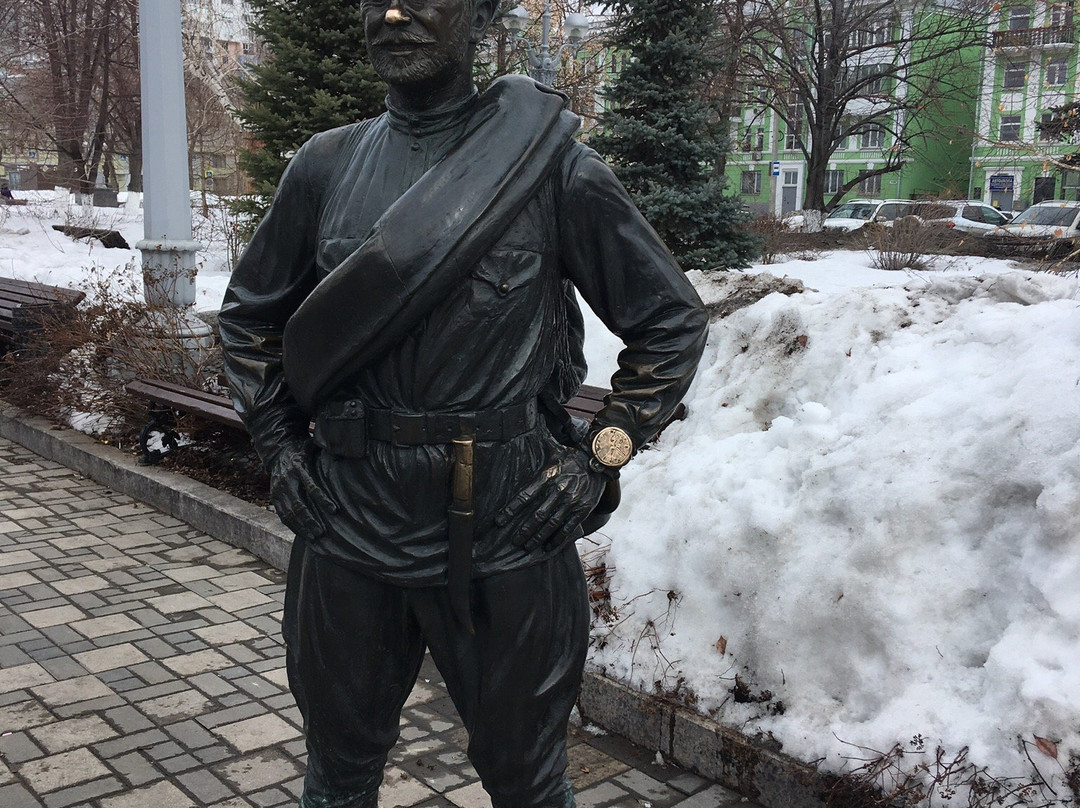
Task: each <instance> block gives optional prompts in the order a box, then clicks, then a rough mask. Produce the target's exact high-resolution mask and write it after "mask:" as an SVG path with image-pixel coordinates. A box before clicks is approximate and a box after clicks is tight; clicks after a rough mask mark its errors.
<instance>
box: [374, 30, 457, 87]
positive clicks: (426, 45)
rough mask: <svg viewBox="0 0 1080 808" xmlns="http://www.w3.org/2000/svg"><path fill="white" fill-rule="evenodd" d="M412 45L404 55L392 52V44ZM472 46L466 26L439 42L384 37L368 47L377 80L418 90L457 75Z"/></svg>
mask: <svg viewBox="0 0 1080 808" xmlns="http://www.w3.org/2000/svg"><path fill="white" fill-rule="evenodd" d="M410 42H414V43H415V44H413V45H412V49H411V50H410V51H409V52H408V53H405V54H401V55H395V54H394V53H391V50H392V49H393V48H394V46H395V43H402V44H405V43H410ZM470 47H471V43H470V41H469V28H468V25H467V24H466V25H462V26H459V28H458V29H455V30H454V31H452V32H451V33H450V36H449V37H448V38H447V39H446V40H445V41H442V42H434V41H431V40H428V39H425V40H424V41H423V42H422V43H420V42H417V41H415V40H411V39H408V38H405V37H402V38H400V39H399V38H396V37H389V36H387V37H385V41H382V42H376V43H375V44H373V45H369V46H368V54H369V56H370V57H371V66H372V67H373V68H375V72H376V73H378V74H379V78H381V79H382V80H383V81H385V82H386V83H387V84H389V85H392V86H405V87H414V88H421V87H424V86H427V85H439V84H442V83H444V82H446V81H448V80H450V79H452V78H454V77H455V76H457V74H458V73H460V72H461V71H462V70H463V69H465V66H466V65H467V64H468V53H469V49H470Z"/></svg>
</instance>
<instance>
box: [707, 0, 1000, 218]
mask: <svg viewBox="0 0 1080 808" xmlns="http://www.w3.org/2000/svg"><path fill="white" fill-rule="evenodd" d="M927 13H931V14H939V13H942V11H941V4H938V5H937V6H934V7H931V10H930V11H927V10H926V7H925V6H923V5H921V4H918V3H897V4H896V5H895V7H894V10H893V13H891V14H889V15H888V16H887V17H883V18H881V19H880V20H879V21H878V22H877V23H876V24H873V25H869V26H867V27H865V28H863V29H861V30H859V31H857V32H854V33H853V34H852V35H851V36H852V37H858V38H859V41H858V42H857V43H855V45H854V46H853V47H851V48H850V49H849V50H850V52H851V53H852V57H851V62H852V63H851V64H849V65H845V70H844V71H843V73H842V75H843V76H844V78H843V80H845V81H859V82H861V86H860V89H859V91H858V95H857V97H851V98H849V99H848V100H847V101H846V105H847V106H846V110H847V112H848V113H849V114H851V115H852V116H853V117H855V118H858V119H861V120H862V121H863V124H862V125H860V126H859V127H857V130H856V131H854V132H853V133H852V134H850V135H849V136H847V137H846V138H844V140H843V141H842V142H841V143H840V145H839V147H838V148H837V149H836V150H835V151H834V152H833V154H832V155H831V158H830V160H829V163H828V169H827V171H826V173H825V195H826V200H828V199H830V198H831V197H832V196H833V195H835V194H836V193H837V192H839V191H840V189H841V188H843V186H844V185H845V184H847V183H848V182H850V181H852V180H854V179H857V178H859V177H865V179H863V180H861V181H860V182H858V183H857V184H856V185H855V186H854V187H852V188H851V189H850V190H849V191H848V192H847V193H846V194H845V198H850V197H856V196H858V197H869V198H925V197H940V196H963V195H964V194H965V193H966V192H967V186H968V171H969V159H970V156H971V148H972V132H973V130H974V122H975V110H976V98H975V92H976V89H975V88H976V87H977V84H978V76H979V53H978V49H974V50H973V49H972V48H971V47H970V45H969V46H967V47H966V48H965V50H966V51H968V52H969V54H968V56H969V58H966V59H964V60H963V61H962V63H961V70H965V71H967V72H968V73H969V74H970V75H969V76H968V77H967V78H966V79H965V80H963V81H958V82H955V83H956V84H958V85H961V86H966V88H967V91H966V92H959V93H952V94H950V95H948V96H947V97H945V98H939V99H934V100H933V101H932V102H930V101H928V102H927V103H925V104H923V103H920V102H919V100H918V99H915V98H910V99H909V98H906V96H907V95H908V94H909V93H912V92H916V90H914V89H913V88H912V86H911V85H909V83H908V82H906V81H905V80H904V74H903V71H902V70H901V71H897V70H894V69H893V68H892V67H889V68H883V67H879V65H894V64H897V63H898V62H899V61H902V60H898V59H897V49H898V48H902V47H905V44H904V43H906V42H907V41H908V40H909V38H912V37H911V36H910V34H911V31H912V30H913V27H915V26H916V25H917V24H919V23H918V20H919V16H918V15H920V14H927ZM923 30H925V26H923ZM913 38H914V39H915V40H916V41H917V40H918V35H915V36H914V37H913ZM968 41H974V40H973V39H971V38H970V37H968ZM914 47H919V45H915V46H914ZM922 47H933V46H932V45H931V46H927V45H925V44H924V45H922ZM942 50H943V51H944V49H942ZM911 61H916V60H914V59H912V60H911ZM922 72H923V73H924V74H925V73H926V71H925V69H924V68H922ZM924 83H925V82H924ZM776 85H777V82H776V81H775V80H771V81H770V80H769V79H768V78H766V79H764V80H762V81H761V82H760V85H757V86H753V89H752V90H751V92H749V93H746V94H745V97H746V99H747V102H746V103H744V104H743V106H742V107H741V108H740V109H739V110H738V112H737V114H736V115H735V116H733V117H732V119H731V131H732V135H733V138H732V151H731V153H730V154H729V155H728V160H727V167H726V176H727V179H728V187H729V188H730V189H731V190H732V192H734V193H737V194H738V195H739V196H740V197H741V198H742V199H743V201H744V203H745V204H746V205H747V207H749V208H750V209H751V210H753V211H755V212H758V213H771V214H774V215H777V216H782V215H785V214H788V213H791V212H793V211H797V210H799V209H801V208H802V206H803V199H804V196H805V189H806V173H807V164H806V157H805V154H804V150H803V149H802V148H801V147H800V144H803V143H807V142H808V139H809V137H810V134H809V132H808V131H807V128H806V127H805V126H804V125H803V122H802V121H801V117H802V116H801V112H800V108H801V105H800V103H799V98H798V97H797V96H795V95H794V94H790V95H789V97H788V98H787V99H786V103H785V104H784V110H783V114H780V112H779V110H777V109H776V107H777V103H776V99H775V98H774V97H771V96H770V93H775V92H776V91H775V89H769V87H770V86H771V87H774V88H775V87H776ZM897 98H899V99H901V102H900V103H893V102H892V100H893V99H897ZM875 109H884V110H887V111H886V112H883V113H882V114H881V115H876V114H875ZM895 133H903V136H902V137H901V138H898V137H897V136H896V134H895ZM887 164H899V168H898V169H897V170H895V171H891V172H889V173H885V174H881V173H875V170H879V169H880V168H882V167H884V166H885V165H887Z"/></svg>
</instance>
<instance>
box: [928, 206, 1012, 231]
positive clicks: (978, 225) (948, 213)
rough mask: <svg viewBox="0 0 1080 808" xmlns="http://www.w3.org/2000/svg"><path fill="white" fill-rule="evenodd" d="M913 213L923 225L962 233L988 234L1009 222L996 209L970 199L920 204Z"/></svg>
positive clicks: (1005, 216) (1007, 218) (1006, 217)
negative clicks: (933, 225)
mask: <svg viewBox="0 0 1080 808" xmlns="http://www.w3.org/2000/svg"><path fill="white" fill-rule="evenodd" d="M913 213H914V214H915V215H916V216H918V217H919V220H920V221H922V222H923V224H939V225H944V226H945V227H947V228H949V229H950V230H959V231H961V232H963V233H988V232H990V231H992V230H994V229H995V228H997V227H1001V226H1002V225H1004V224H1008V222H1009V217H1008V216H1007V215H1006V214H1004V213H1002V212H1001V211H1000V210H998V209H997V208H995V207H993V206H992V205H987V204H985V203H983V202H979V201H976V200H972V199H960V200H934V201H933V202H920V203H919V204H917V205H916V206H915V210H914V211H913Z"/></svg>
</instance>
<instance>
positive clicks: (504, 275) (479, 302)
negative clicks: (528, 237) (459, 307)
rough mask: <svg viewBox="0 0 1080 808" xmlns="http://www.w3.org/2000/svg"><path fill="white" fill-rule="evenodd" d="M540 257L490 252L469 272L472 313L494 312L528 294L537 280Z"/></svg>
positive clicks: (527, 252) (521, 252)
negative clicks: (470, 275) (470, 276)
mask: <svg viewBox="0 0 1080 808" xmlns="http://www.w3.org/2000/svg"><path fill="white" fill-rule="evenodd" d="M542 264H543V256H542V255H541V254H540V253H538V252H533V251H532V250H511V249H499V250H492V251H491V252H490V253H488V254H487V255H486V256H484V258H483V259H481V261H480V263H479V264H477V266H476V269H474V270H473V272H472V298H471V300H470V301H469V305H470V308H471V309H472V310H473V311H496V310H499V309H501V308H503V307H505V306H506V305H507V304H513V303H516V302H518V301H520V300H521V298H523V297H524V296H525V295H527V294H528V288H529V286H530V285H531V284H532V283H533V282H534V281H535V280H536V279H537V278H538V277H539V275H540V267H541V265H542Z"/></svg>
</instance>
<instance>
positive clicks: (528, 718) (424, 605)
mask: <svg viewBox="0 0 1080 808" xmlns="http://www.w3.org/2000/svg"><path fill="white" fill-rule="evenodd" d="M445 593H446V590H445V589H444V588H441V587H440V588H431V589H425V590H423V595H424V597H423V598H421V597H417V603H418V608H417V610H416V613H417V616H418V619H419V621H420V624H421V626H422V629H423V632H424V638H425V640H426V641H427V643H428V647H429V649H430V651H431V656H432V658H433V659H434V661H435V664H436V665H437V666H438V667H439V670H440V671H441V672H442V674H443V676H444V677H445V679H446V686H447V690H448V691H449V692H450V696H451V698H452V699H453V700H454V704H455V706H456V707H457V709H458V712H459V713H460V714H461V717H462V720H463V721H464V722H465V726H466V727H467V728H468V729H469V750H468V751H469V759H470V760H471V761H472V763H473V765H474V766H475V767H476V771H477V772H478V773H479V774H480V778H481V780H482V781H483V784H484V788H485V789H486V790H487V792H488V794H490V795H491V802H492V805H493V806H494V808H573V805H574V798H573V796H572V794H571V793H570V789H569V785H568V783H567V779H566V770H567V757H566V728H567V723H568V721H569V718H570V711H571V710H572V709H573V707H574V703H575V702H576V701H577V695H578V690H579V689H580V686H581V672H582V668H583V667H584V664H585V653H586V649H587V645H588V629H589V604H588V596H587V590H586V586H585V576H584V574H583V572H582V569H581V562H580V561H579V560H578V557H577V552H576V551H575V549H574V547H573V544H570V545H568V546H567V547H566V548H565V550H564V551H563V552H561V553H559V554H558V555H557V556H556V557H554V558H552V559H550V560H549V561H547V562H544V563H541V564H536V565H534V566H532V567H527V568H525V569H521V570H514V571H511V572H504V573H499V574H496V575H492V576H490V577H487V578H482V579H479V580H476V581H474V582H473V593H472V594H473V621H474V623H475V626H476V634H475V636H472V635H470V634H468V632H466V631H464V630H463V629H462V628H461V627H460V625H459V624H458V623H457V622H456V621H455V620H454V617H453V615H452V614H451V613H450V610H449V608H448V607H447V605H446V603H445V600H446V594H445ZM419 594H420V593H419V592H418V593H417V595H419Z"/></svg>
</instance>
